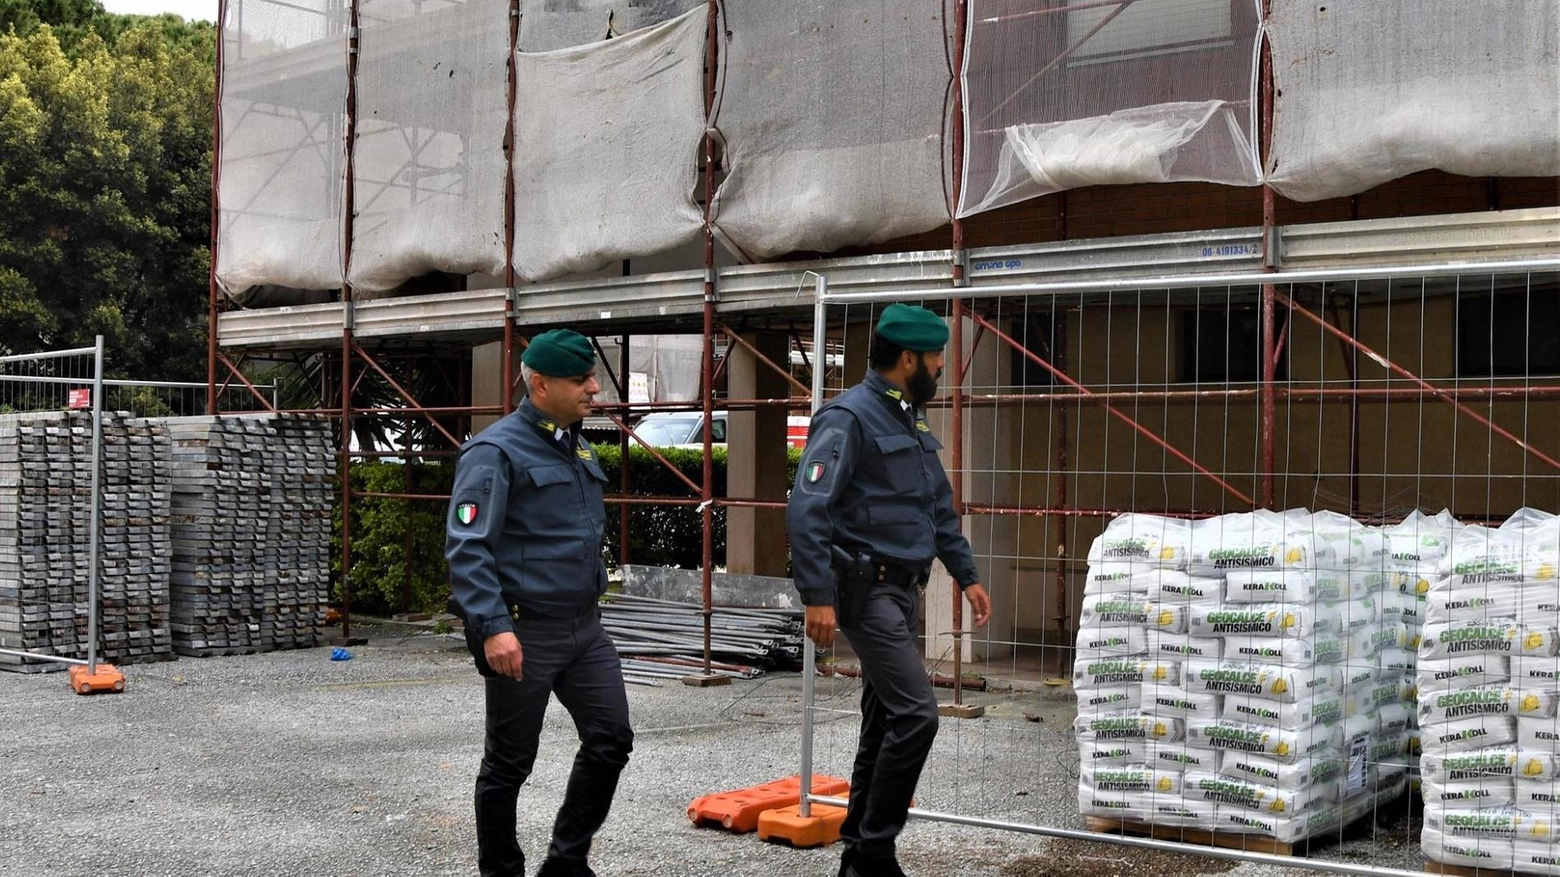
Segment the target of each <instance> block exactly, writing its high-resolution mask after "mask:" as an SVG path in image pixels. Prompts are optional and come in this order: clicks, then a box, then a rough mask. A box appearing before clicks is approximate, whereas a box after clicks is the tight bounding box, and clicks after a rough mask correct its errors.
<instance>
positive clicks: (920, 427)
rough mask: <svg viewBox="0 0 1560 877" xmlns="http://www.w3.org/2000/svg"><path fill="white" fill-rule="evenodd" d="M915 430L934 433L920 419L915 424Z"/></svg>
mask: <svg viewBox="0 0 1560 877" xmlns="http://www.w3.org/2000/svg"><path fill="white" fill-rule="evenodd" d="M915 428H916V429H918V430H920V431H921V432H931V431H932V428H931V427H930V426H927V425H926V421H924V420H919V419H918V420H916V422H915Z"/></svg>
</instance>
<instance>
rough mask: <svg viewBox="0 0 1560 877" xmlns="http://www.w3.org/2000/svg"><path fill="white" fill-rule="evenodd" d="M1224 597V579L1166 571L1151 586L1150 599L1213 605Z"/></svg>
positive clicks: (1162, 601) (1163, 601) (1164, 601)
mask: <svg viewBox="0 0 1560 877" xmlns="http://www.w3.org/2000/svg"><path fill="white" fill-rule="evenodd" d="M1223 596H1224V579H1222V578H1202V577H1198V576H1189V575H1187V574H1186V573H1183V572H1176V571H1174V570H1165V571H1164V572H1163V573H1161V574H1160V575H1159V576H1158V577H1157V578H1156V579H1155V580H1154V581H1153V582H1152V584H1151V585H1150V586H1149V589H1148V599H1150V600H1153V601H1155V602H1157V603H1176V604H1180V603H1211V604H1215V605H1217V604H1218V603H1219V602H1220V600H1221V599H1222V598H1223Z"/></svg>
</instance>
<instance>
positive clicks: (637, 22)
mask: <svg viewBox="0 0 1560 877" xmlns="http://www.w3.org/2000/svg"><path fill="white" fill-rule="evenodd" d="M707 5H708V4H707V3H706V0H521V3H520V51H522V52H551V51H555V50H557V49H570V48H573V47H575V46H584V45H589V44H590V43H595V42H600V41H602V40H608V39H614V38H616V37H620V36H625V35H627V34H628V33H629V32H630V31H635V30H638V29H640V28H644V27H650V26H652V25H656V24H660V23H662V22H664V21H670V20H671V19H673V18H676V17H677V16H679V15H681V14H683V13H684V12H687V11H689V10H691V9H704V8H705V7H706V6H707Z"/></svg>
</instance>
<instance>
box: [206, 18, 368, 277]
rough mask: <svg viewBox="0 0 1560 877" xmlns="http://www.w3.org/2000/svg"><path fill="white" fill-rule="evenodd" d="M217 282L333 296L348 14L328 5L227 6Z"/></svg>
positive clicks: (338, 239) (339, 215) (341, 178)
mask: <svg viewBox="0 0 1560 877" xmlns="http://www.w3.org/2000/svg"><path fill="white" fill-rule="evenodd" d="M226 22H227V28H226V30H225V31H224V32H223V34H222V39H223V44H222V94H221V98H220V101H221V109H222V133H221V136H222V142H221V148H222V152H221V159H220V169H219V174H220V176H219V178H218V189H217V206H218V210H219V217H218V218H219V226H218V237H217V282H218V284H219V285H220V286H221V287H222V289H223V290H224V291H225V292H226V293H227V294H228V295H229V296H231V297H233V298H234V299H235V300H238V301H240V302H242V301H244V300H246V298H247V296H248V294H249V292H250V290H252V289H253V288H255V287H259V286H262V285H267V284H271V285H275V286H280V287H289V288H295V289H339V288H340V287H341V282H342V264H341V252H342V213H341V207H342V197H343V195H344V192H345V168H346V148H345V137H344V132H345V130H346V125H345V119H346V103H347V38H346V28H347V13H346V10H345V7H344V5H342V4H339V3H334V2H331V0H289V2H287V3H272V2H266V0H228V3H227V19H226Z"/></svg>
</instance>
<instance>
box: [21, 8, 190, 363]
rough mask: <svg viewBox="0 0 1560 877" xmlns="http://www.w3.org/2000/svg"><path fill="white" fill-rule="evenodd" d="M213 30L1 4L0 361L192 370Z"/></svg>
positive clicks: (173, 21) (169, 19) (93, 11)
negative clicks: (84, 355)
mask: <svg viewBox="0 0 1560 877" xmlns="http://www.w3.org/2000/svg"><path fill="white" fill-rule="evenodd" d="M214 59H215V29H214V28H213V27H212V26H211V25H209V24H203V23H201V24H191V23H187V22H184V21H182V20H180V19H178V18H176V17H173V16H158V17H155V18H143V17H133V16H113V15H107V14H106V13H103V12H102V8H101V7H100V6H99V5H98V4H97V3H96V2H95V0H0V354H3V353H15V352H32V351H37V350H48V349H58V348H63V347H80V346H89V345H90V344H91V341H92V336H93V335H94V334H99V333H101V334H103V335H104V336H105V341H106V346H107V351H108V368H109V371H110V372H111V373H112V374H116V375H127V376H132V377H136V378H160V379H178V378H198V377H200V376H202V375H203V374H204V360H205V340H204V339H205V298H206V289H207V282H208V270H209V264H210V255H209V252H208V249H209V247H208V245H209V241H210V191H211V130H212V128H211V126H212V94H213V74H212V71H213V64H214Z"/></svg>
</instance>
